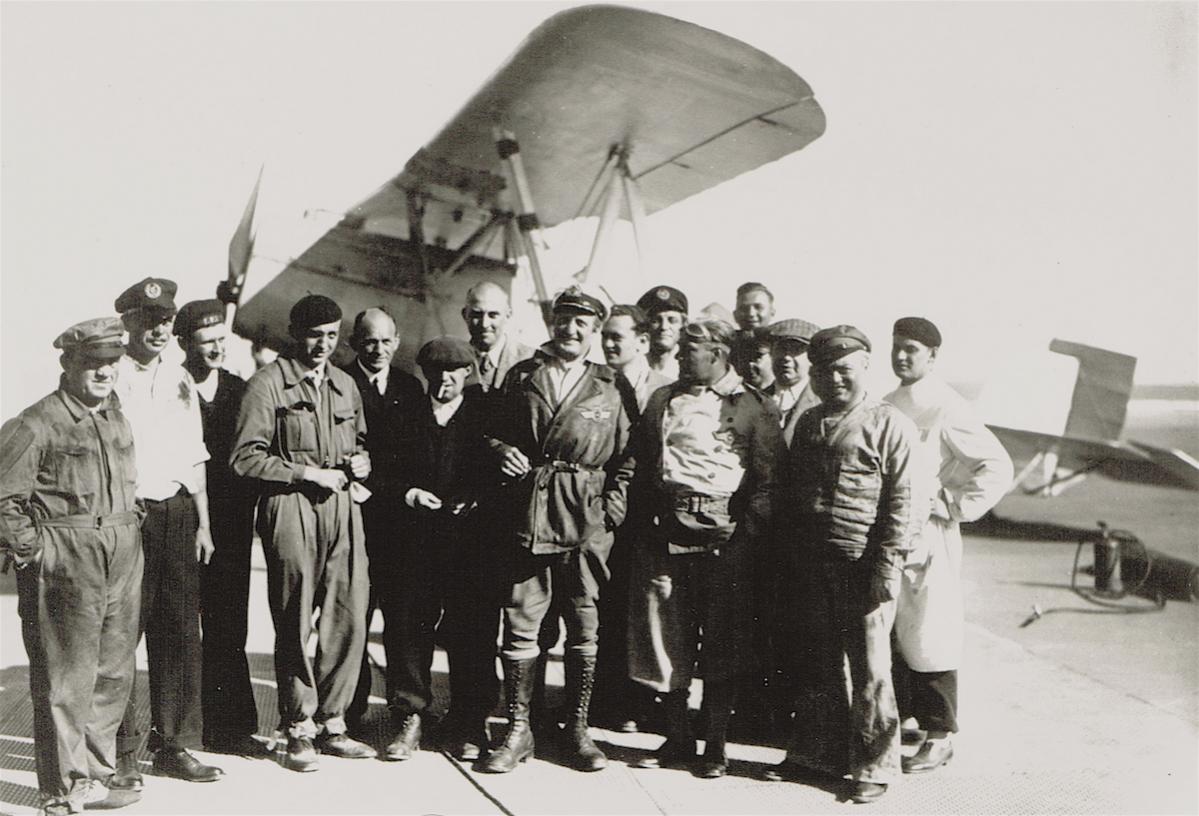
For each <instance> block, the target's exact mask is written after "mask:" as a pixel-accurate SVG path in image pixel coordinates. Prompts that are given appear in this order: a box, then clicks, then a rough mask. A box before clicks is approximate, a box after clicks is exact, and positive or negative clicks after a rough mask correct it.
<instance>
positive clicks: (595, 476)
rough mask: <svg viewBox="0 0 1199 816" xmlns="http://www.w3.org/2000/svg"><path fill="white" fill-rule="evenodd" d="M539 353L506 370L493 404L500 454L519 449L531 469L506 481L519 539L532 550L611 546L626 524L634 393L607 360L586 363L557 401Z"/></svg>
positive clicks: (545, 359)
mask: <svg viewBox="0 0 1199 816" xmlns="http://www.w3.org/2000/svg"><path fill="white" fill-rule="evenodd" d="M548 360H549V357H548V355H547V354H546V353H545V352H542V351H538V352H537V354H536V355H535V356H534V357H533V358H532V359H530V360H525V361H523V362H520V363H517V365H516V366H514V367H513V368H512V370H511V371H509V372H508V376H507V377H506V378H505V379H504V385H503V388H502V390H501V392H500V394H499V395H497V397H496V402H495V403H493V405H492V407H491V411H490V413H491V416H492V420H491V421H492V430H491V432H490V436H491V437H492V439H493V441H494V443H495V444H493V447H494V448H495V449H496V450H497V451H502V450H503V448H504V446H506V445H510V446H513V447H516V448H518V449H520V450H521V452H523V453H524V454H525V456H527V457H528V458H529V461H530V462H531V463H532V465H533V472H532V473H530V474H529V475H528V476H526V477H525V478H523V479H521V480H519V481H516V482H515V483H512V484H510V485H509V488H508V491H507V492H508V495H507V497H506V500H507V501H508V503H509V506H510V507H511V508H512V512H513V513H515V514H516V519H515V520H514V524H515V532H516V540H517V541H518V542H519V543H520V544H521V545H523V546H525V547H528V548H530V549H532V551H533V552H534V553H555V552H566V551H568V550H572V549H576V548H578V547H581V546H589V547H591V548H592V549H596V550H599V551H602V552H605V553H606V551H607V549H608V548H610V547H611V542H612V536H611V531H612V530H613V529H614V528H615V527H616V526H618V525H619V524H620V523H621V522H622V521H624V515H625V501H626V496H627V482H628V474H627V473H624V472H623V471H622V470H621V465H622V463H623V462H624V453H625V447H626V445H627V444H628V438H629V431H630V426H631V422H632V420H631V418H630V416H629V412H628V409H627V405H628V404H629V401H634V402H635V397H633V395H632V394H631V393H629V389H628V387H627V386H626V385H622V384H619V383H618V379H617V376H616V372H614V371H613V370H612V369H610V368H608V367H607V366H606V365H599V364H596V363H592V362H590V361H588V362H586V363H585V364H584V365H585V366H586V369H585V371H584V372H583V376H582V378H581V379H580V380H579V382H578V383H577V384H576V385H575V387H574V388H573V389H572V390H571V392H570V393H569V394H567V395H566V398H565V399H564V400H563V401H562V403H561V404H559V405H557V406H555V404H554V401H553V397H552V394H553V386H552V385H551V384H550V379H549V374H548V372H547V371H546V370H545V367H546V364H547V362H548Z"/></svg>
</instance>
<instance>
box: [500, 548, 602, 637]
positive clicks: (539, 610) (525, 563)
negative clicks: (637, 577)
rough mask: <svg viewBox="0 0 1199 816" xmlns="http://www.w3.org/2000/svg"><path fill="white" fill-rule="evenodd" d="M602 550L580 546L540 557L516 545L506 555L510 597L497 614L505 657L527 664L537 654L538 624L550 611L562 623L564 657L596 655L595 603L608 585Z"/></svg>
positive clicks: (597, 624)
mask: <svg viewBox="0 0 1199 816" xmlns="http://www.w3.org/2000/svg"><path fill="white" fill-rule="evenodd" d="M605 543H607V542H605ZM608 549H609V547H608V546H602V547H595V548H593V547H591V546H589V545H584V546H582V547H579V548H577V549H573V550H570V551H568V552H563V553H548V554H540V555H535V554H533V552H532V551H531V550H529V549H526V548H524V547H521V546H514V547H512V549H511V550H509V552H508V557H509V560H508V563H507V565H506V566H507V569H506V571H507V574H508V576H509V586H510V594H509V596H508V599H507V603H506V604H505V605H504V609H503V620H504V631H503V645H502V654H503V656H504V657H505V658H508V659H509V660H529V659H532V658H535V657H537V655H538V654H540V653H541V646H540V644H539V643H538V640H539V635H540V633H541V624H542V621H543V620H544V619H545V616H546V614H547V613H549V611H550V609H551V607H553V608H555V609H557V610H559V611H560V612H561V615H562V618H563V620H564V621H565V623H566V650H567V652H568V653H569V652H573V653H574V654H576V655H581V656H585V657H594V656H595V655H596V652H597V646H598V643H599V612H598V610H597V609H596V601H597V600H598V599H599V597H600V592H601V589H602V587H603V586H604V584H606V583H607V581H608V568H607V566H606V563H605V562H606V560H607V551H608Z"/></svg>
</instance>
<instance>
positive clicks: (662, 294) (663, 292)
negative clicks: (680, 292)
mask: <svg viewBox="0 0 1199 816" xmlns="http://www.w3.org/2000/svg"><path fill="white" fill-rule="evenodd" d="M654 294H655V295H657V296H658V300H670V290H669V289H659V290H658V291H657V292H655V293H654Z"/></svg>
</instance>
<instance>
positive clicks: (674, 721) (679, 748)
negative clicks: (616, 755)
mask: <svg viewBox="0 0 1199 816" xmlns="http://www.w3.org/2000/svg"><path fill="white" fill-rule="evenodd" d="M662 708H663V709H664V710H665V712H666V741H665V742H664V743H662V744H661V745H660V746H658V750H656V751H654V752H653V753H652V754H649V755H647V756H644V757H642V758H641V759H639V760H637V762H636V763H635V765H636V767H638V768H670V767H677V766H679V765H686V764H687V763H689V762H691V761H692V760H694V759H695V737H694V736H692V734H691V722H690V721H689V720H688V713H687V689H682V690H681V691H672V692H670V693H668V694H663V695H662Z"/></svg>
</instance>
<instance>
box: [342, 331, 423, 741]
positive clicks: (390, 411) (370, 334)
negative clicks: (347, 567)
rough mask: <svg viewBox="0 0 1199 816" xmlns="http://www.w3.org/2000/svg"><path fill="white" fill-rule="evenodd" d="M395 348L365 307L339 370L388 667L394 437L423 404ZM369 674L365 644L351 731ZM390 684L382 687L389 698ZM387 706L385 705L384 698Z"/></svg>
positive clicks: (366, 694) (393, 591) (392, 651)
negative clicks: (353, 433) (355, 434)
mask: <svg viewBox="0 0 1199 816" xmlns="http://www.w3.org/2000/svg"><path fill="white" fill-rule="evenodd" d="M399 347H400V336H399V333H398V332H397V330H396V324H395V320H394V319H392V317H391V315H390V314H388V312H387V311H386V310H384V309H381V308H376V309H366V310H364V311H362V312H359V313H358V315H357V316H356V317H355V318H354V328H353V330H352V331H351V333H350V348H352V349H354V352H355V354H356V355H357V356H355V358H354V360H353V361H352V362H351V363H350V364H349V365H347V366H346V367H345V371H346V373H347V374H349V375H350V376H351V377H352V378H353V379H354V383H355V384H356V385H357V386H358V393H359V394H360V395H361V396H362V411H363V413H364V414H365V415H366V428H367V431H366V450H367V452H368V453H370V457H371V475H370V477H369V478H368V479H367V480H366V483H365V484H366V487H367V489H368V490H370V491H371V498H369V499H367V500H366V502H364V503H363V505H362V523H363V524H364V525H365V526H366V552H367V559H368V560H369V561H370V568H369V572H370V597H369V598H368V599H367V607H366V626H367V629H368V630H369V629H370V622H371V619H372V618H373V617H374V615H375V609H376V608H378V609H379V610H381V611H382V612H383V653H384V654H385V655H386V656H387V665H388V667H389V672H388V676H389V678H390V676H391V675H390V667H391V666H392V665H393V664H394V663H395V660H396V654H397V652H396V639H395V633H394V632H393V631H392V630H391V627H390V625H389V623H388V621H390V620H394V619H395V618H396V617H397V615H398V612H397V606H396V604H397V602H398V594H397V593H398V589H397V585H398V584H397V582H398V581H399V576H400V574H401V573H402V572H403V566H402V564H401V563H400V548H399V537H400V533H399V525H400V512H399V506H398V503H399V501H400V498H401V497H400V496H399V495H398V494H397V493H396V491H395V482H396V479H397V469H398V467H399V454H398V445H399V434H400V429H401V428H402V426H403V422H404V419H403V417H404V416H405V414H407V413H408V412H410V411H412V410H413V409H414V408H415V407H416V406H417V405H419V404H420V403H421V402H422V401H423V389H421V386H420V381H419V380H418V379H417V378H416V377H414V376H412V375H411V374H409V373H408V372H407V371H404V370H403V369H401V368H399V367H397V366H393V365H392V364H391V360H392V358H393V357H394V356H395V353H396V351H397V350H399ZM371 680H372V672H371V666H370V660H368V658H367V653H366V643H365V642H364V643H363V647H362V669H361V670H360V671H359V674H358V687H357V688H356V689H355V691H354V700H353V702H351V703H350V707H349V708H348V709H347V710H346V723H347V725H348V726H349V728H350V730H351V731H354V730H357V728H358V726H359V725H360V724H361V721H362V718H363V716H364V715H365V714H366V710H367V707H368V706H369V704H370V703H369V698H370V691H371ZM391 689H392V684H391V683H390V682H389V683H388V694H389V695H390V693H391ZM388 702H391V700H390V697H389V699H388Z"/></svg>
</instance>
